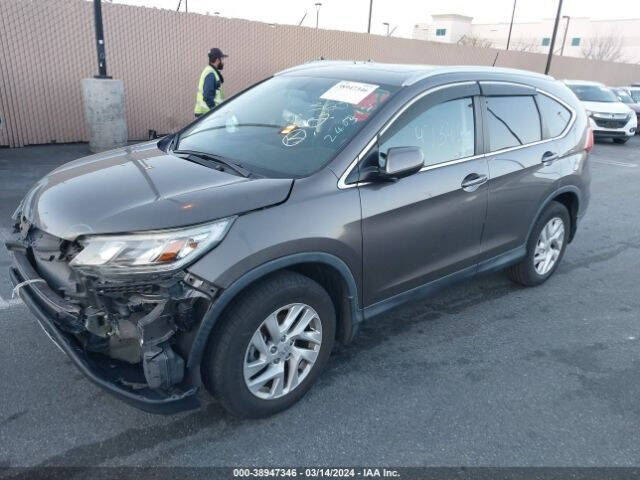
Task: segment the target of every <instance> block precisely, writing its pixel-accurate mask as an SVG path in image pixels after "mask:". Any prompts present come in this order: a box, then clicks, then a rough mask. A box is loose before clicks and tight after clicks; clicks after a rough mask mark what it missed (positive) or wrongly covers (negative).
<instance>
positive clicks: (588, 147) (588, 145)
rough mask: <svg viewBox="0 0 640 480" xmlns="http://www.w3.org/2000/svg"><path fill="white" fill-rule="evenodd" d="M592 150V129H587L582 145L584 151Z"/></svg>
mask: <svg viewBox="0 0 640 480" xmlns="http://www.w3.org/2000/svg"><path fill="white" fill-rule="evenodd" d="M592 148H593V128H591V127H589V129H588V130H587V141H586V142H585V144H584V149H585V150H586V151H587V152H590V151H591V149H592Z"/></svg>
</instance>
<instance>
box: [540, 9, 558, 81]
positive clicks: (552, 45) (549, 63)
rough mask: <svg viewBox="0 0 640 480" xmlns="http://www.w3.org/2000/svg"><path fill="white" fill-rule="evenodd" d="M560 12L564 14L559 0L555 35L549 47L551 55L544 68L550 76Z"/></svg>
mask: <svg viewBox="0 0 640 480" xmlns="http://www.w3.org/2000/svg"><path fill="white" fill-rule="evenodd" d="M560 12H562V0H558V12H557V13H556V20H555V22H554V23H553V34H552V35H551V45H549V55H547V66H546V67H545V68H544V74H545V75H548V74H549V69H550V68H551V58H552V57H553V47H554V45H555V44H556V35H557V34H558V22H560Z"/></svg>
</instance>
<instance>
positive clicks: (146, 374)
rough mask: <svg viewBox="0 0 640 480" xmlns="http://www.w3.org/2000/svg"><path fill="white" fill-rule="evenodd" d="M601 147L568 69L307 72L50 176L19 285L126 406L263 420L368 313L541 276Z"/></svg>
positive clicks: (19, 261) (52, 329)
mask: <svg viewBox="0 0 640 480" xmlns="http://www.w3.org/2000/svg"><path fill="white" fill-rule="evenodd" d="M591 146H592V136H591V131H590V129H589V126H588V120H587V116H586V115H585V111H584V108H582V106H581V105H580V102H579V101H578V99H577V98H576V97H575V95H574V94H573V93H572V92H571V91H570V90H569V89H568V88H567V87H566V86H565V85H564V84H563V83H561V82H558V81H555V80H554V79H552V78H551V77H547V76H543V75H539V74H533V73H530V72H524V71H517V70H503V69H494V68H485V67H446V68H430V67H424V66H409V65H407V66H402V65H385V64H375V63H354V62H326V61H322V62H316V63H310V64H306V65H303V66H300V67H296V68H292V69H289V70H286V71H284V72H281V73H279V74H276V75H275V76H273V77H272V78H269V79H267V80H265V81H263V82H261V83H259V84H257V85H255V86H253V87H251V88H249V89H248V90H246V91H244V92H243V93H241V94H239V95H236V96H235V97H233V98H232V99H230V100H228V101H227V102H225V103H223V104H222V105H220V106H218V107H217V108H215V109H214V110H212V111H211V112H210V113H209V114H207V115H205V116H204V117H202V118H200V119H198V120H197V121H195V122H194V123H192V124H190V125H188V126H187V127H185V128H184V129H182V130H181V131H179V132H177V133H175V134H172V135H169V136H167V137H164V138H162V139H161V140H160V141H154V142H150V143H144V144H139V145H135V146H131V147H127V148H122V149H119V150H114V151H110V152H106V153H102V154H98V155H93V156H90V157H87V158H83V159H79V160H76V161H74V162H71V163H68V164H66V165H63V166H61V167H59V168H57V169H56V170H54V171H53V172H51V173H50V174H49V175H47V176H46V177H44V178H43V179H42V180H40V181H39V182H38V183H37V184H36V185H35V186H34V187H33V188H32V189H31V190H30V191H29V192H28V193H27V195H26V196H25V198H24V199H23V200H22V202H21V203H20V205H19V206H18V208H17V210H16V213H15V214H14V221H15V222H14V223H15V229H14V236H13V238H11V239H10V240H9V241H8V242H7V247H8V249H9V250H10V252H11V254H12V262H13V263H12V266H11V267H10V268H11V272H10V274H11V278H12V280H13V283H14V285H15V289H16V290H17V291H18V292H19V294H20V296H21V297H22V299H23V300H24V302H25V303H26V305H27V306H28V307H29V308H30V309H31V311H32V312H33V313H34V315H35V317H36V318H37V320H38V322H39V323H40V324H41V326H42V327H43V329H44V330H45V331H46V333H47V334H48V335H49V336H50V337H51V339H52V340H53V341H54V342H55V343H56V344H58V346H59V347H60V348H61V349H62V350H63V351H64V352H66V354H67V355H68V356H69V357H70V358H71V359H72V360H73V361H74V363H75V364H76V365H77V367H78V368H79V369H80V370H81V371H82V372H83V373H84V374H85V375H86V376H87V377H88V378H89V379H91V380H92V381H93V382H95V383H96V384H98V385H99V386H101V387H102V388H104V389H106V390H107V391H109V392H110V393H112V394H114V395H116V396H117V397H119V398H121V399H123V400H125V401H127V402H129V403H131V404H133V405H135V406H137V407H139V408H142V409H145V410H148V411H154V412H165V413H167V412H174V411H178V410H184V409H188V408H193V407H195V406H197V405H198V403H199V401H200V400H201V399H202V398H201V397H202V395H201V394H200V393H198V388H199V387H200V386H201V385H204V387H206V390H208V391H209V392H210V393H211V394H212V395H213V396H214V397H216V398H217V399H218V400H219V402H220V403H221V404H222V405H223V406H224V407H226V408H227V409H228V410H230V411H231V412H233V413H235V414H237V415H242V416H251V417H258V416H263V415H268V414H271V413H274V412H277V411H279V410H282V409H284V408H286V407H288V406H290V405H291V404H293V403H294V402H295V401H296V400H298V399H299V398H300V397H302V396H303V395H304V394H305V392H306V391H307V390H308V389H309V388H310V387H311V385H312V384H313V383H314V381H315V380H316V379H317V378H318V375H319V374H320V373H321V371H322V369H323V367H324V366H325V365H326V363H327V360H328V358H329V354H330V353H331V350H332V347H333V345H334V342H335V341H340V342H349V341H350V340H351V339H352V338H353V336H354V335H355V333H356V331H357V329H358V326H359V325H360V323H361V322H362V321H364V320H367V319H370V318H372V317H375V316H377V315H380V314H382V313H384V312H387V311H388V310H389V309H391V308H392V307H396V306H398V305H401V304H403V303H405V302H407V301H410V300H414V299H418V298H422V297H425V296H427V295H429V294H432V293H433V292H435V291H436V290H437V289H438V288H440V287H443V286H446V285H450V284H452V283H454V282H457V281H460V280H463V279H469V278H471V277H474V276H475V275H478V274H480V273H483V272H487V271H492V270H496V269H502V268H506V269H507V274H508V275H509V276H510V277H511V278H512V279H513V280H514V281H516V282H517V283H519V284H522V285H538V284H541V283H542V282H544V281H546V280H547V279H548V278H549V277H550V276H551V275H552V274H553V273H554V271H555V270H556V269H557V268H558V264H559V263H560V261H561V260H562V256H563V254H564V252H565V249H566V248H567V245H568V244H569V243H570V242H571V240H572V239H573V237H574V235H575V233H576V229H577V227H578V223H579V221H580V218H581V217H582V216H583V214H584V212H585V210H586V208H587V204H588V201H589V193H588V192H589V183H590V174H589V161H588V152H589V150H590V148H591ZM381 335H382V334H381ZM427 374H428V372H427Z"/></svg>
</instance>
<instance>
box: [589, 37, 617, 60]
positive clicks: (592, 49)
mask: <svg viewBox="0 0 640 480" xmlns="http://www.w3.org/2000/svg"><path fill="white" fill-rule="evenodd" d="M623 46H624V41H623V39H622V37H621V36H620V35H617V34H616V33H614V32H611V33H609V34H608V35H601V34H596V35H595V36H593V37H591V38H588V39H586V40H585V42H584V45H583V47H582V56H583V57H584V58H588V59H589V60H605V61H609V62H624V57H623V55H622V47H623Z"/></svg>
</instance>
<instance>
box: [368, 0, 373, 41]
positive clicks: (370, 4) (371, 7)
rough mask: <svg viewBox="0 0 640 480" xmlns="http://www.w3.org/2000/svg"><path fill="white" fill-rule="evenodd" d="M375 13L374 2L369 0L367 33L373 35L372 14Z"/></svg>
mask: <svg viewBox="0 0 640 480" xmlns="http://www.w3.org/2000/svg"><path fill="white" fill-rule="evenodd" d="M372 11H373V0H369V26H368V27H367V33H371V12H372Z"/></svg>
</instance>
